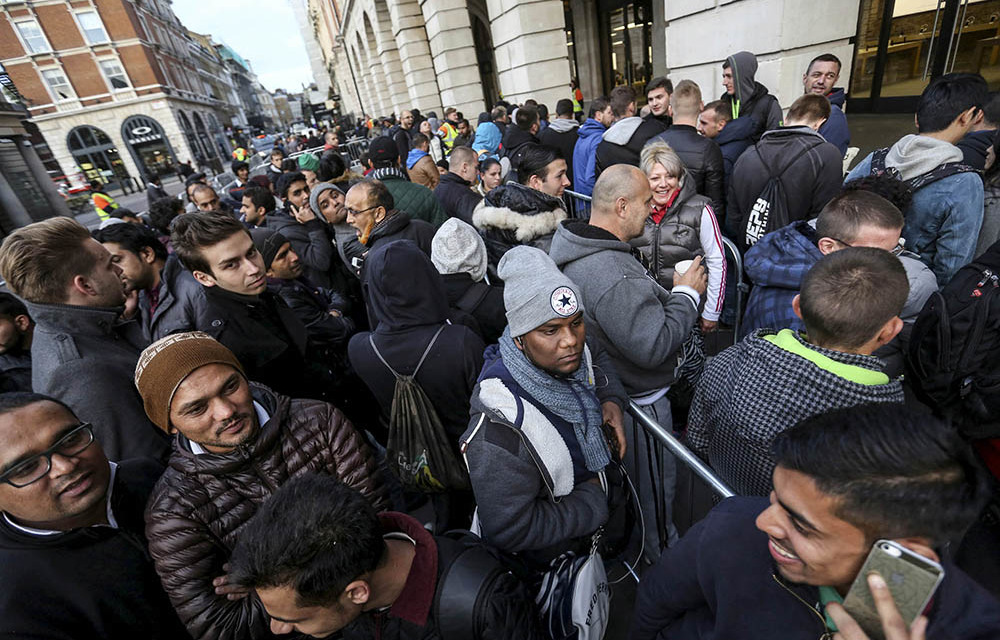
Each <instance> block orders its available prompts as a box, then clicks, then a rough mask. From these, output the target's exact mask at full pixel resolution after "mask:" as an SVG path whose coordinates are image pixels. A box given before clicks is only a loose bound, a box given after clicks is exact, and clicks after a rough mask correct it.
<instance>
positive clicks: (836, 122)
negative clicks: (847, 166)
mask: <svg viewBox="0 0 1000 640" xmlns="http://www.w3.org/2000/svg"><path fill="white" fill-rule="evenodd" d="M846 98H847V94H845V93H844V90H843V89H842V88H841V87H834V89H833V91H831V92H830V95H828V96H827V99H828V100H829V101H830V117H829V118H827V119H826V122H824V123H823V126H822V127H820V128H819V135H821V136H823V137H824V138H826V141H827V142H829V143H830V144H832V145H833V146H835V147H837V148H838V149H840V155H844V154H845V153H847V147H848V146H849V145H850V144H851V132H850V131H848V129H847V116H846V115H844V101H845V100H846Z"/></svg>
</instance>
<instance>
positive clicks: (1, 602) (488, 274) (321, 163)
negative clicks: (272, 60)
mask: <svg viewBox="0 0 1000 640" xmlns="http://www.w3.org/2000/svg"><path fill="white" fill-rule="evenodd" d="M840 69H841V65H840V61H839V60H838V59H837V58H836V57H835V56H833V55H830V54H825V55H821V56H818V57H817V58H815V59H814V60H813V61H812V62H811V63H810V64H809V66H808V68H807V69H805V70H804V73H803V76H802V82H803V95H802V96H801V97H799V98H798V99H796V100H795V101H794V102H793V103H792V104H791V106H790V107H789V109H788V111H787V113H783V112H782V110H781V108H780V106H779V104H778V101H777V99H776V98H775V97H774V96H773V95H771V94H770V93H769V92H768V89H767V88H766V87H764V86H763V85H762V84H761V83H760V82H757V81H755V79H754V76H755V73H756V70H757V61H756V58H755V56H754V55H753V54H752V53H749V52H745V51H743V52H738V53H736V54H734V55H732V56H730V57H728V58H727V59H726V61H725V62H724V63H723V65H722V68H721V85H722V89H723V90H722V93H721V96H720V98H719V99H718V100H714V101H710V102H708V103H705V101H704V98H703V92H708V91H710V90H712V89H711V88H708V87H705V88H703V87H699V86H698V85H697V84H696V83H694V82H692V81H690V80H682V81H679V82H678V83H677V84H676V85H674V84H673V83H672V82H671V81H670V80H668V79H666V78H656V79H654V80H653V81H652V82H650V83H649V85H648V87H646V90H647V91H646V106H644V107H643V108H642V109H639V108H638V104H637V103H638V98H637V96H636V93H635V90H634V89H633V88H632V87H629V86H619V87H616V88H615V89H614V90H612V92H611V94H610V95H609V96H601V97H597V98H595V99H593V100H591V101H590V102H589V104H584V102H583V99H582V95H580V94H579V91H578V89H576V87H575V86H574V87H573V88H572V89H573V92H572V93H571V95H570V96H569V97H567V98H566V99H563V100H559V101H558V103H557V104H556V105H555V108H554V110H553V112H552V113H551V117H550V112H549V110H548V108H547V106H546V105H544V104H539V103H537V102H536V101H534V100H527V101H525V103H524V104H520V105H512V104H508V103H506V102H502V103H500V104H497V105H495V106H494V107H493V108H492V110H491V111H490V112H486V113H482V114H480V115H479V118H478V122H477V123H476V124H474V125H473V124H471V123H470V122H469V120H467V119H466V118H465V116H464V115H463V114H462V113H460V112H458V111H457V110H456V109H455V108H453V107H449V108H447V109H445V110H444V113H443V118H442V119H440V120H439V119H438V118H437V116H436V114H435V113H427V114H422V113H420V112H419V111H418V110H417V109H411V110H407V111H404V112H403V113H401V114H399V116H398V118H397V117H396V116H395V115H394V116H391V117H389V118H384V119H381V118H379V119H374V120H372V121H370V122H368V123H361V122H360V121H359V122H358V123H357V129H356V130H355V131H353V132H347V131H346V129H345V127H343V126H338V127H336V128H334V129H332V130H329V131H326V132H325V136H324V138H323V139H322V140H321V139H320V138H319V137H318V135H319V134H316V135H314V139H308V138H304V137H303V138H299V137H291V138H288V139H284V140H280V141H279V144H277V145H276V146H275V147H274V149H272V150H271V151H270V153H269V154H268V160H269V162H268V164H267V167H266V168H265V169H264V171H263V173H262V174H261V175H256V176H253V177H251V175H250V174H251V171H250V166H249V164H248V163H247V159H246V156H245V154H238V155H239V156H240V157H237V155H235V154H234V160H233V163H232V166H231V170H232V173H233V175H234V176H235V182H234V183H233V184H232V185H231V186H230V187H229V188H227V189H226V190H225V193H220V192H218V191H217V190H216V189H215V188H214V187H213V186H211V185H209V184H208V182H207V180H206V177H205V175H204V174H200V173H192V174H191V175H189V176H187V177H186V180H185V192H184V194H183V197H182V198H172V197H169V196H166V194H165V193H162V195H161V193H159V192H157V195H161V197H159V198H156V199H153V201H152V202H151V206H150V211H149V213H148V215H147V216H139V215H135V214H133V215H131V216H123V215H116V211H117V209H116V207H113V206H112V203H113V201H112V203H108V202H106V201H104V200H102V201H101V202H102V205H103V207H105V208H106V209H107V210H106V211H105V213H106V214H107V217H108V218H109V220H108V221H105V222H102V224H101V225H100V226H101V228H100V229H98V230H95V231H93V232H91V231H89V230H88V229H86V228H85V227H83V226H82V225H80V224H79V223H78V222H76V221H75V220H73V219H70V218H60V217H57V218H51V219H48V220H44V221H41V222H36V223H34V224H31V225H28V226H26V227H23V228H20V229H17V230H15V231H13V232H12V233H11V234H10V235H8V236H7V237H6V238H5V239H4V241H3V244H2V246H0V275H2V277H3V279H4V281H5V282H6V288H7V289H8V290H9V293H8V292H2V293H0V390H2V391H3V393H0V438H3V441H4V442H5V446H4V447H3V448H2V450H0V577H2V578H3V580H4V582H5V583H6V584H8V585H9V587H10V588H8V589H5V590H3V593H2V595H0V612H2V614H3V615H2V616H0V635H6V636H9V637H14V638H28V637H31V638H42V637H44V638H80V637H88V638H89V637H94V638H125V637H137V638H187V637H190V638H195V639H198V640H201V639H206V640H207V639H209V638H212V639H215V638H222V639H242V638H252V639H259V638H269V637H272V636H273V635H281V634H287V633H292V632H297V633H298V634H301V635H305V636H310V637H344V638H387V639H388V638H399V639H417V638H420V639H438V638H440V639H441V640H459V639H479V638H481V639H484V640H485V639H492V638H526V639H531V638H551V639H553V640H569V639H573V638H579V639H581V640H583V639H588V640H589V639H591V638H599V637H601V635H602V634H603V632H604V629H605V627H606V625H607V622H608V621H607V619H606V618H607V610H606V599H607V597H608V590H609V588H610V590H611V591H615V590H617V589H618V588H619V587H617V586H615V585H612V586H610V587H609V584H608V580H607V578H606V577H605V578H601V576H603V575H605V574H604V572H605V567H606V568H607V569H608V570H609V571H611V570H612V569H614V568H617V570H618V573H621V574H623V575H624V576H625V579H632V578H631V577H628V575H631V576H633V577H634V578H635V579H636V580H638V594H637V595H636V596H635V598H634V606H633V604H632V603H628V606H627V607H625V608H624V609H621V610H619V609H618V608H616V609H615V612H616V613H615V614H616V615H622V614H623V613H624V614H625V615H627V611H626V610H631V618H630V621H629V622H628V624H629V625H630V631H629V637H630V638H635V639H637V640H644V639H649V640H653V639H665V638H671V639H673V638H681V639H687V638H691V639H695V638H703V639H706V640H707V639H709V638H730V637H750V638H775V637H781V638H796V639H797V638H803V639H804V638H816V637H821V638H839V639H843V640H863V639H866V638H870V639H871V640H877V639H878V638H885V639H886V640H925V639H927V638H929V639H941V640H943V639H946V638H947V639H955V640H987V639H994V638H998V637H1000V603H998V602H997V600H996V599H995V597H996V595H997V594H998V593H1000V521H998V514H1000V500H998V492H997V490H996V487H997V485H996V483H997V479H998V477H1000V429H998V428H997V427H998V417H997V416H1000V394H998V393H997V380H998V375H997V371H998V370H997V362H1000V297H998V296H1000V293H998V292H997V291H996V289H998V288H1000V281H998V276H1000V242H998V240H1000V207H998V205H997V202H998V201H1000V197H998V195H997V194H998V193H1000V186H998V185H1000V180H998V179H997V176H998V175H1000V168H996V167H997V165H998V163H996V162H995V160H996V153H997V151H996V150H997V149H998V147H1000V137H998V135H997V132H996V126H997V123H1000V98H998V97H996V96H991V95H990V94H989V92H988V88H987V84H986V82H985V80H984V79H983V78H982V77H980V76H978V75H975V74H948V75H944V76H941V77H939V78H936V79H934V80H933V81H932V82H931V83H930V84H929V86H928V87H927V88H926V90H925V91H924V93H923V95H922V96H921V100H920V103H919V105H918V109H917V112H916V125H917V133H915V134H911V135H907V136H904V137H903V138H902V139H901V140H899V141H898V142H896V143H895V144H893V145H892V146H890V147H888V148H886V149H880V150H876V151H875V152H873V153H872V154H870V155H869V156H868V157H865V158H864V159H862V160H861V161H860V162H858V164H857V165H856V166H855V167H854V168H853V170H851V171H850V173H849V174H848V175H846V177H845V175H844V174H845V172H846V168H845V166H844V164H845V163H844V155H845V152H846V151H847V149H848V146H849V131H848V128H847V116H846V115H845V111H844V108H845V95H844V91H843V89H840V88H838V87H836V86H835V85H836V83H837V80H838V78H839V74H840ZM588 107H589V108H588ZM585 114H586V115H587V117H586V118H584V117H583V116H584V115H585ZM581 120H582V122H581ZM348 133H354V134H355V135H357V134H363V135H364V136H365V137H366V138H368V139H369V142H368V145H367V150H366V151H365V153H364V155H363V156H362V158H361V160H360V163H359V164H360V167H358V166H357V165H352V164H351V158H350V157H347V156H345V155H344V154H343V153H342V152H341V145H342V144H343V143H344V142H345V141H346V136H347V135H348ZM320 146H322V147H324V148H323V149H322V150H321V151H319V152H316V153H297V152H300V151H302V150H304V149H310V148H312V149H318V148H319V147H320ZM293 153H297V155H296V157H295V158H294V159H293V158H289V157H287V156H289V155H291V154H293ZM154 181H155V180H154ZM568 189H572V192H573V193H572V194H567V193H566V192H567V190H568ZM573 194H576V195H573ZM571 196H572V197H571ZM580 196H584V197H585V198H586V199H587V206H586V207H585V208H579V207H578V206H577V204H579V200H577V201H576V202H574V200H573V198H580ZM580 211H585V212H586V215H580V214H579V212H580ZM726 237H728V238H729V240H731V241H732V243H733V244H735V246H737V247H738V248H739V250H740V252H741V253H742V254H743V258H744V260H745V269H746V275H747V277H748V279H749V281H750V283H751V286H752V288H751V291H750V295H749V299H748V301H747V304H746V308H745V310H744V309H740V308H738V307H737V305H736V302H735V299H734V295H733V285H732V280H733V278H731V277H730V275H731V273H732V270H733V269H734V268H735V264H734V263H733V261H732V260H731V258H732V257H731V256H727V253H726V246H725V245H726V244H727V241H726V240H724V238H726ZM958 305H961V306H958ZM737 314H740V315H742V328H743V331H742V335H740V336H737V338H738V340H737V341H736V342H735V344H733V346H731V347H729V348H726V349H723V350H722V351H721V352H720V353H717V354H712V353H708V352H707V350H706V341H705V336H706V335H708V334H711V333H713V332H717V331H720V329H721V330H729V329H730V328H731V324H732V319H733V318H735V317H737ZM928 363H929V364H928ZM904 373H905V375H904ZM942 389H943V391H942ZM647 419H652V420H653V421H655V422H656V423H658V424H659V425H660V427H662V429H663V430H665V431H666V432H667V433H673V434H675V435H676V436H677V437H678V438H680V439H681V440H682V441H683V442H685V443H686V444H687V446H688V447H690V449H691V450H692V451H693V452H694V453H695V454H696V455H698V456H700V457H701V459H702V460H704V462H705V463H706V464H707V465H708V466H709V467H710V468H711V470H713V471H714V473H715V474H716V475H717V476H718V478H719V479H720V480H721V482H722V483H724V484H725V485H728V486H729V487H731V488H732V489H733V491H734V492H735V494H736V496H735V497H730V498H727V499H724V500H722V501H721V502H720V503H719V504H718V505H717V506H715V507H714V508H712V509H711V510H710V511H708V513H707V515H704V517H702V518H700V520H699V521H698V522H697V523H695V524H694V525H693V526H691V527H688V526H687V523H685V524H684V525H683V526H681V523H680V522H679V520H678V519H677V518H676V517H675V513H674V507H675V505H676V504H677V503H678V496H677V494H678V486H679V484H678V483H679V478H680V477H682V476H683V475H684V469H683V468H679V467H680V465H679V462H678V460H677V459H676V458H675V457H674V456H673V455H671V453H669V451H668V450H667V449H665V448H664V447H663V445H662V442H661V441H660V440H658V439H657V437H655V436H654V435H651V434H650V433H649V432H648V431H647V430H646V428H645V427H644V422H645V421H646V420H647ZM886 541H888V543H887V542H886ZM885 544H889V545H890V546H891V547H892V548H894V549H898V551H897V552H896V553H897V555H908V556H912V557H915V558H918V559H919V561H920V562H922V563H924V565H928V566H932V567H936V570H937V571H938V572H939V573H938V584H936V585H935V588H934V589H933V590H930V591H927V593H926V594H925V595H926V596H927V598H926V599H924V600H923V601H922V602H921V603H920V605H919V606H917V607H916V609H913V608H912V607H907V606H903V605H904V603H903V602H902V601H901V598H902V596H901V594H903V593H904V592H907V591H912V590H913V589H914V588H915V587H911V585H910V583H906V584H905V585H903V582H904V581H905V580H907V579H908V577H907V576H904V574H902V573H892V572H886V573H885V574H884V575H883V574H880V573H878V572H868V573H866V572H865V571H864V570H863V569H862V566H863V565H865V562H866V558H868V557H869V554H870V553H872V554H874V553H875V551H877V550H878V549H879V548H881V547H883V546H885ZM595 559H596V560H595ZM584 560H586V562H584ZM595 562H596V564H597V565H600V568H599V569H595V564H594V563H595ZM865 566H867V565H865ZM602 580H603V582H602ZM859 585H861V586H860V587H859ZM589 587H593V589H592V591H587V589H588V588H589ZM904 587H905V588H904ZM861 588H863V589H865V590H866V591H865V593H866V594H869V595H867V597H868V598H869V602H868V608H869V614H870V615H868V616H867V617H866V616H864V615H862V613H863V612H862V611H861V610H860V609H858V608H857V604H856V602H857V597H858V596H857V593H856V590H858V589H861ZM910 595H911V596H912V594H910ZM580 596H583V597H584V599H585V601H584V605H583V607H584V613H583V615H582V616H577V615H575V614H574V610H573V606H572V605H573V604H574V603H573V598H574V597H580ZM588 598H589V600H588ZM600 602H604V603H605V608H604V609H602V608H601V606H600V605H599V604H597V603H600ZM588 603H589V609H588V608H587V607H588ZM577 604H579V602H577ZM909 604H912V603H909ZM567 620H568V622H567ZM873 621H874V622H873ZM873 625H874V626H873ZM619 626H622V625H619ZM338 634H339V636H338Z"/></svg>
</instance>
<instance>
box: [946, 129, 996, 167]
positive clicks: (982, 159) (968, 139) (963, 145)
mask: <svg viewBox="0 0 1000 640" xmlns="http://www.w3.org/2000/svg"><path fill="white" fill-rule="evenodd" d="M996 135H997V130H996V129H986V130H984V131H970V132H969V133H967V134H965V137H964V138H962V139H961V140H959V141H958V144H956V145H955V146H956V147H958V148H959V149H961V150H962V162H964V163H965V164H967V165H969V166H970V167H973V168H976V169H979V170H980V171H983V170H984V169H986V153H987V152H988V151H989V150H990V147H992V146H993V139H994V138H995V137H996Z"/></svg>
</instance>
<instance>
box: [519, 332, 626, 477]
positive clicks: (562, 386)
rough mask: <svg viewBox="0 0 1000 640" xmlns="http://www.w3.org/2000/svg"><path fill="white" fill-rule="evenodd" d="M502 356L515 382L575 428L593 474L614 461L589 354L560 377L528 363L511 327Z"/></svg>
mask: <svg viewBox="0 0 1000 640" xmlns="http://www.w3.org/2000/svg"><path fill="white" fill-rule="evenodd" d="M500 356H501V357H502V358H503V363H504V365H505V366H506V367H507V370H508V371H510V374H511V376H513V378H514V380H515V381H516V382H517V383H518V384H519V385H521V387H522V388H523V389H524V390H525V391H526V392H527V393H528V395H530V396H531V397H532V398H533V399H535V400H536V401H537V402H538V403H539V404H541V405H542V406H543V407H545V408H546V409H548V410H549V411H551V412H552V413H554V414H556V415H557V416H559V417H560V418H562V419H563V420H566V421H567V422H569V423H570V424H571V425H573V430H574V431H575V432H576V439H577V441H578V442H579V443H580V449H582V450H583V457H584V460H585V461H586V464H587V469H588V470H590V471H594V472H597V471H601V470H603V469H604V467H606V466H607V465H608V462H610V461H611V456H610V454H609V453H608V445H607V442H605V440H604V433H603V432H602V431H601V423H602V422H603V417H602V414H601V404H600V402H599V401H598V400H597V395H595V393H594V389H595V387H594V383H593V382H592V381H591V380H589V379H588V369H589V367H588V366H587V364H588V361H589V358H590V354H589V352H584V358H583V359H582V360H581V361H580V366H579V368H578V369H577V370H576V371H574V372H573V373H572V374H571V375H570V376H568V377H565V378H557V377H555V376H553V375H552V374H550V373H547V372H545V371H542V370H541V369H539V368H538V367H536V366H535V365H534V364H532V363H531V361H530V360H528V358H527V356H525V355H524V352H523V351H521V350H520V349H518V348H517V345H515V344H514V340H513V339H511V337H510V328H509V327H508V328H506V329H504V331H503V335H502V336H500Z"/></svg>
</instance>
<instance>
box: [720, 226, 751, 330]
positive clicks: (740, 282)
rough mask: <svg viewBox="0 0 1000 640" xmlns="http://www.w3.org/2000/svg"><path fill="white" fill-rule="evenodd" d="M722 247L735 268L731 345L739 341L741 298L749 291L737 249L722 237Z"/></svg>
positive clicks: (741, 258)
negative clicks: (734, 317) (734, 309)
mask: <svg viewBox="0 0 1000 640" xmlns="http://www.w3.org/2000/svg"><path fill="white" fill-rule="evenodd" d="M722 246H723V247H725V250H726V251H728V252H729V255H730V256H731V257H732V259H733V264H734V265H735V266H736V319H735V320H734V321H733V344H736V343H737V342H739V340H740V325H741V324H742V323H743V297H744V296H745V295H746V294H747V292H748V291H749V290H750V285H748V284H747V283H746V281H745V280H744V279H743V256H742V255H741V254H740V250H739V247H737V246H736V243H735V242H733V241H732V240H730V239H729V238H727V237H726V236H722ZM723 295H725V292H723Z"/></svg>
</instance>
